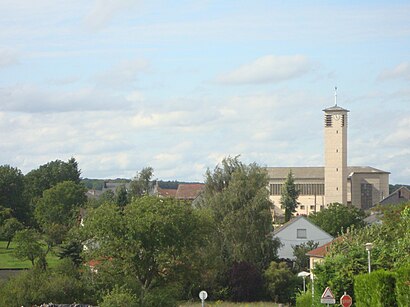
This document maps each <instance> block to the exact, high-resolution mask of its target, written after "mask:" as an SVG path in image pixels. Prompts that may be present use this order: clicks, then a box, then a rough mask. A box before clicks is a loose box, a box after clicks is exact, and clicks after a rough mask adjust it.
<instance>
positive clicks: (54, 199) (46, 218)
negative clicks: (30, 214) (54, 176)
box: [34, 181, 87, 229]
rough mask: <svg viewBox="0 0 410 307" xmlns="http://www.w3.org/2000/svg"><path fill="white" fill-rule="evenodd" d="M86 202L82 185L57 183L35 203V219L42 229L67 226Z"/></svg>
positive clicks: (69, 182)
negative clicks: (58, 225)
mask: <svg viewBox="0 0 410 307" xmlns="http://www.w3.org/2000/svg"><path fill="white" fill-rule="evenodd" d="M86 201H87V197H86V195H85V188H84V186H83V185H81V184H78V183H75V182H73V181H64V182H60V183H57V184H56V185H55V186H54V187H52V188H50V189H48V190H46V191H44V193H43V196H42V197H41V198H40V199H38V201H37V202H36V208H35V212H34V213H35V217H36V220H37V221H38V223H39V225H41V227H42V229H46V228H47V225H51V224H60V225H65V226H69V225H72V224H73V222H74V221H75V220H76V219H75V218H76V216H75V213H77V209H78V208H80V207H81V206H82V205H83V204H84V203H85V202H86Z"/></svg>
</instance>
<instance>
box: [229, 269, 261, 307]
mask: <svg viewBox="0 0 410 307" xmlns="http://www.w3.org/2000/svg"><path fill="white" fill-rule="evenodd" d="M228 276H229V287H230V289H231V296H232V300H233V301H235V302H253V301H256V300H258V299H260V297H261V289H262V288H263V287H262V285H263V283H262V276H261V273H260V272H259V269H258V268H257V267H256V266H255V265H253V264H252V263H249V262H246V261H243V262H238V263H234V264H233V266H232V268H231V270H230V271H229V274H228Z"/></svg>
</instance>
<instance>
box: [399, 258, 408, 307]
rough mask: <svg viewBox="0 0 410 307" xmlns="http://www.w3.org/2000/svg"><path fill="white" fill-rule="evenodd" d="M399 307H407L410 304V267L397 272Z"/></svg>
mask: <svg viewBox="0 0 410 307" xmlns="http://www.w3.org/2000/svg"><path fill="white" fill-rule="evenodd" d="M396 300H397V306H399V307H407V306H408V304H409V302H410V266H406V267H403V268H400V269H398V270H397V271H396Z"/></svg>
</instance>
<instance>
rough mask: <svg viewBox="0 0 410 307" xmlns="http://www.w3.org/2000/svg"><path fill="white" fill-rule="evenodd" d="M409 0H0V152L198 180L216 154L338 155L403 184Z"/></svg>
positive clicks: (307, 161) (122, 173)
mask: <svg viewBox="0 0 410 307" xmlns="http://www.w3.org/2000/svg"><path fill="white" fill-rule="evenodd" d="M409 16H410V3H408V1H339V2H336V1H331V2H330V1H272V0H267V1H255V0H254V1H240V0H238V1H221V0H215V1H211V0H208V1H206V0H203V1H192V0H191V1H183V0H180V1H159V0H150V1H144V0H141V1H137V0H96V1H83V0H70V1H67V0H36V1H29V0H0V29H1V31H0V164H1V165H3V164H9V165H11V166H14V167H17V168H19V169H20V170H22V172H23V173H26V172H28V171H30V170H32V169H34V168H37V167H38V166H39V165H41V164H44V163H47V162H49V161H52V160H56V159H61V160H67V159H69V158H70V157H75V158H76V159H77V161H78V162H79V165H80V168H81V170H82V176H83V177H88V178H117V177H124V178H131V177H133V176H134V175H135V174H136V172H137V171H139V170H140V169H141V168H143V167H145V166H152V167H153V168H154V174H155V177H156V178H158V179H164V180H174V179H177V180H191V181H202V180H203V179H204V172H205V170H206V169H207V168H208V167H209V168H213V167H215V165H216V164H217V163H218V162H220V161H221V159H222V158H223V157H225V156H228V155H230V156H235V155H241V158H240V159H241V160H242V161H243V162H245V163H250V162H257V163H258V164H260V165H262V166H320V165H323V112H322V109H323V108H325V107H329V106H332V105H333V104H334V86H335V85H337V86H338V104H339V105H340V106H342V107H344V108H347V109H349V110H350V113H349V116H350V118H349V141H348V146H349V149H348V152H349V155H348V164H349V165H369V166H373V167H376V168H380V169H382V170H385V171H389V172H391V177H390V181H391V183H407V184H409V183H410V86H409V85H410V18H409Z"/></svg>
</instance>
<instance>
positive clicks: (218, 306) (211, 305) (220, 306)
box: [179, 301, 278, 307]
mask: <svg viewBox="0 0 410 307" xmlns="http://www.w3.org/2000/svg"><path fill="white" fill-rule="evenodd" d="M198 306H201V302H200V301H199V302H189V303H184V304H182V305H179V307H198ZM205 307H278V304H275V303H272V302H257V303H231V302H222V301H217V302H206V301H205Z"/></svg>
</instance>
